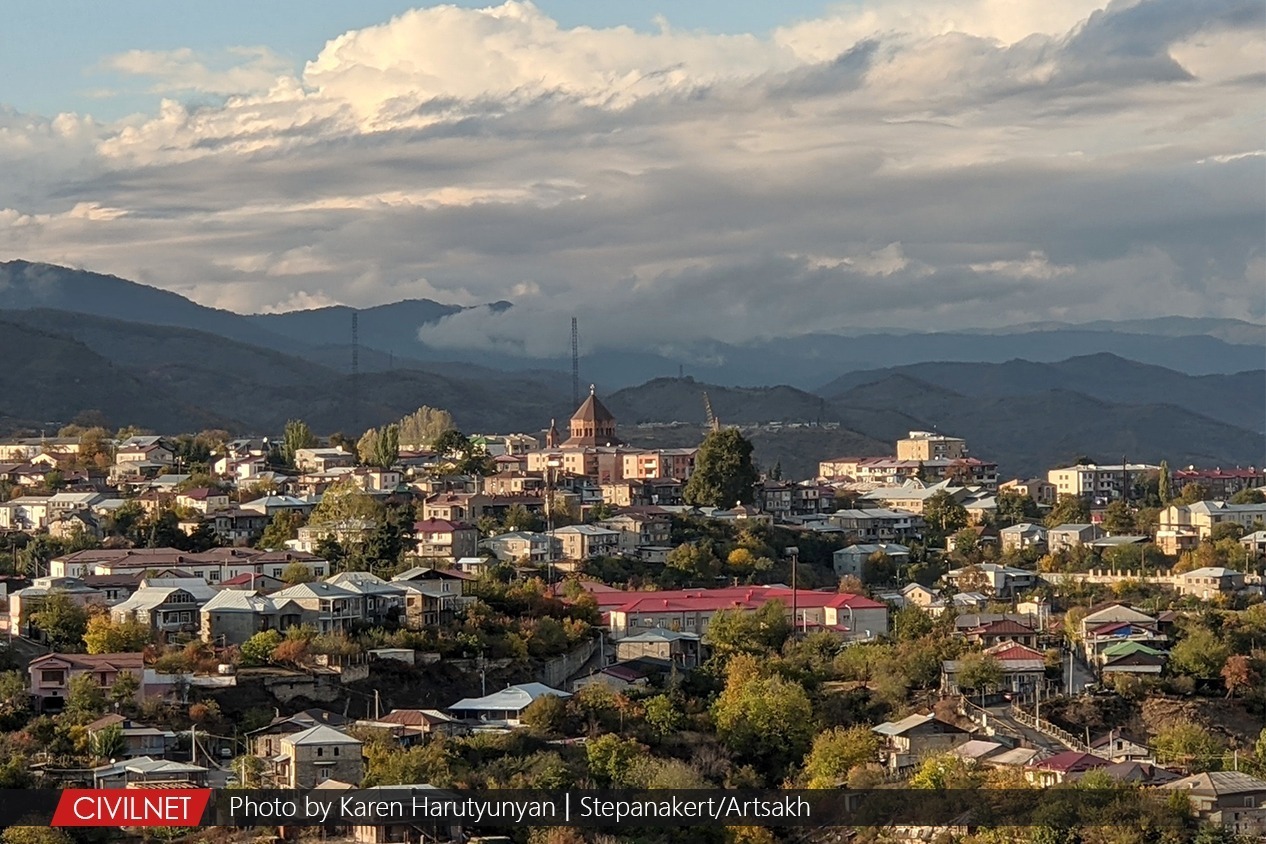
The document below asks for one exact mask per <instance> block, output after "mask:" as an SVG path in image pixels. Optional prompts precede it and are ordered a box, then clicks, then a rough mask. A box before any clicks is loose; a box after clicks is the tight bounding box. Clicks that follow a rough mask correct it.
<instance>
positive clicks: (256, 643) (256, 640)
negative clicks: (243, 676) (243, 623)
mask: <svg viewBox="0 0 1266 844" xmlns="http://www.w3.org/2000/svg"><path fill="white" fill-rule="evenodd" d="M281 641H282V639H281V634H280V633H278V632H277V631H276V630H265V631H263V632H261V633H256V634H255V635H254V636H252V637H250V638H249V639H247V640H246V641H245V642H243V643H242V648H241V654H242V664H243V665H245V666H246V667H248V668H249V667H257V666H260V665H267V664H268V662H269V660H271V659H272V656H273V651H275V650H276V649H277V646H278V645H280V644H281Z"/></svg>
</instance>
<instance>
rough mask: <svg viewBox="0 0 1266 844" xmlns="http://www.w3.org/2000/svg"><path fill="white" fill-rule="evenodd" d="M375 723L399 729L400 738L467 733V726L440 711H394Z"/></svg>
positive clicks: (377, 719)
mask: <svg viewBox="0 0 1266 844" xmlns="http://www.w3.org/2000/svg"><path fill="white" fill-rule="evenodd" d="M373 723H374V724H390V725H393V726H396V727H399V728H400V733H399V737H400V738H405V737H407V736H410V735H416V736H418V737H419V738H426V737H428V736H456V735H461V734H462V733H464V732H466V727H465V725H463V724H462V723H461V722H460V721H458V720H457V719H456V718H452V717H450V716H448V715H445V714H444V713H443V712H440V711H439V710H438V709H393V710H391V711H390V712H388V713H387V714H386V715H383V716H382V717H380V718H376V719H375V720H374V722H373Z"/></svg>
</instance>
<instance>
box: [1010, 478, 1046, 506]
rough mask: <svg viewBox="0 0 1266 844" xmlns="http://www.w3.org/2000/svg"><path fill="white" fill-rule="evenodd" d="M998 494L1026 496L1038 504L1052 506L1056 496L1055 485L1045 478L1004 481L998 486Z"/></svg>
mask: <svg viewBox="0 0 1266 844" xmlns="http://www.w3.org/2000/svg"><path fill="white" fill-rule="evenodd" d="M998 491H999V492H1015V493H1019V494H1020V495H1027V496H1028V497H1029V498H1032V499H1033V500H1034V501H1036V502H1037V503H1038V504H1046V505H1050V504H1054V503H1055V501H1056V499H1057V496H1056V494H1055V485H1054V484H1053V483H1051V482H1050V481H1048V480H1046V479H1045V478H1029V479H1027V480H1025V479H1022V478H1016V479H1014V480H1010V481H1004V482H1003V483H1000V484H998Z"/></svg>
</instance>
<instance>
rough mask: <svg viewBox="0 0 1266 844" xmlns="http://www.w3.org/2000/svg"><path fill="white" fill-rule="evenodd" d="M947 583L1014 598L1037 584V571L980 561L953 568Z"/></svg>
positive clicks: (955, 586)
mask: <svg viewBox="0 0 1266 844" xmlns="http://www.w3.org/2000/svg"><path fill="white" fill-rule="evenodd" d="M945 580H946V582H947V583H949V584H951V585H952V586H954V588H956V589H961V590H964V591H983V592H986V593H987V594H990V595H994V596H997V597H1000V598H1012V597H1015V596H1017V595H1019V594H1020V593H1022V592H1024V591H1026V590H1029V589H1032V588H1033V587H1034V586H1036V585H1037V573H1036V572H1031V571H1029V570H1027V569H1021V568H1016V567H1015V566H1004V565H999V564H998V563H978V564H976V565H971V566H964V567H962V568H957V569H952V570H951V571H949V572H947V573H946V574H945Z"/></svg>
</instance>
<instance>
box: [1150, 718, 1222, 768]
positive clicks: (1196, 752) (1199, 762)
mask: <svg viewBox="0 0 1266 844" xmlns="http://www.w3.org/2000/svg"><path fill="white" fill-rule="evenodd" d="M1153 749H1154V750H1155V751H1156V761H1157V762H1160V763H1161V764H1162V765H1170V764H1176V765H1182V766H1183V767H1185V768H1186V769H1187V770H1189V771H1191V772H1193V773H1195V772H1199V771H1210V770H1217V769H1218V768H1219V767H1221V765H1222V751H1223V746H1222V743H1221V742H1220V741H1218V739H1217V738H1216V737H1214V735H1213V734H1212V733H1210V732H1209V731H1208V730H1206V729H1205V728H1204V727H1201V726H1200V725H1199V724H1195V723H1192V722H1191V721H1180V722H1178V723H1177V724H1172V725H1170V726H1168V727H1166V728H1165V729H1163V730H1161V731H1160V732H1159V733H1157V734H1156V739H1155V741H1154V742H1153Z"/></svg>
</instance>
